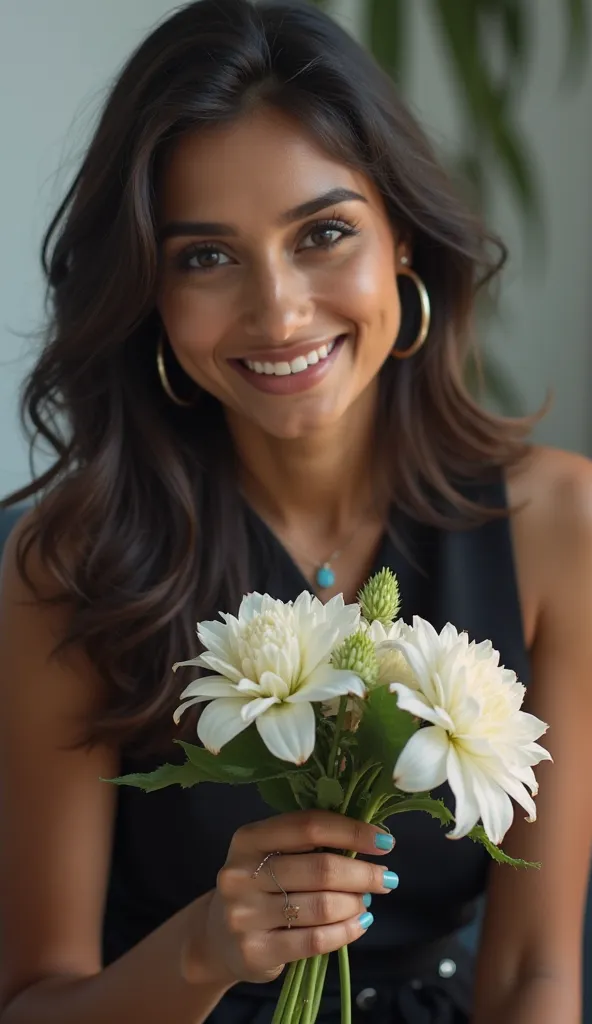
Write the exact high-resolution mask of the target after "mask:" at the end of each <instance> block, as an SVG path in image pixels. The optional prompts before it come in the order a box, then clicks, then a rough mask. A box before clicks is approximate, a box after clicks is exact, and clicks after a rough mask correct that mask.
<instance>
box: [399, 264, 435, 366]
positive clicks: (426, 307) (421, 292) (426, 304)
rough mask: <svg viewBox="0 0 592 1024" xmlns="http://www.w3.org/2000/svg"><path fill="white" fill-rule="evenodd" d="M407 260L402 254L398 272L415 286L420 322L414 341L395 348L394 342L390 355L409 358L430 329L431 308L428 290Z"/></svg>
mask: <svg viewBox="0 0 592 1024" xmlns="http://www.w3.org/2000/svg"><path fill="white" fill-rule="evenodd" d="M407 262H408V261H407V257H406V256H403V258H402V260H401V264H402V266H401V269H400V271H399V273H400V274H403V275H404V276H405V277H410V278H411V280H412V281H413V283H414V285H415V287H416V288H417V294H418V296H419V304H420V307H421V323H420V325H419V331H418V334H417V337H416V339H415V341H414V342H413V343H412V344H411V345H409V348H404V349H397V344H396V342H395V345H394V346H393V348H392V350H391V355H392V356H394V358H395V359H410V358H411V356H414V355H415V353H416V352H419V350H420V348H421V347H422V345H423V344H424V342H425V340H426V338H427V336H428V331H429V329H430V323H431V320H432V308H431V305H430V296H429V294H428V290H427V288H426V286H425V284H424V283H423V281H422V279H421V277H420V276H419V274H416V272H415V271H414V270H412V269H411V267H409V266H407Z"/></svg>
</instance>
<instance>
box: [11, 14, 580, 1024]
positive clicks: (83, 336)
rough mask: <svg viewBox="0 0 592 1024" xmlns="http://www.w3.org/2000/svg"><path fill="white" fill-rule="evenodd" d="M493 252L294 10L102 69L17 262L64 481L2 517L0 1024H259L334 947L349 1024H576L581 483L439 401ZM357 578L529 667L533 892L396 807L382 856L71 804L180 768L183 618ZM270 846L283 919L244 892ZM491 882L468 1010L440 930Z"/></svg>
mask: <svg viewBox="0 0 592 1024" xmlns="http://www.w3.org/2000/svg"><path fill="white" fill-rule="evenodd" d="M497 251H498V253H500V252H501V250H500V249H498V250H497ZM492 252H494V243H493V242H492V240H491V239H489V238H488V236H487V235H486V234H485V233H484V232H483V231H482V229H481V228H480V226H479V224H478V223H476V222H475V221H474V220H473V218H472V217H471V216H470V215H469V214H468V213H467V212H466V211H465V210H464V209H463V208H462V206H461V205H459V202H458V201H457V199H456V198H455V197H454V195H453V193H452V191H451V189H450V187H449V185H448V183H447V181H446V179H445V176H444V174H443V172H442V171H441V170H440V168H439V167H438V166H437V163H436V162H435V160H434V157H433V155H432V153H431V151H430V149H429V146H428V145H427V143H426V141H425V139H424V137H423V135H422V133H421V131H420V130H419V128H418V127H417V125H416V124H415V122H414V121H413V119H412V118H411V116H410V115H409V113H408V112H407V111H406V110H405V109H404V107H403V106H402V105H401V103H400V101H399V99H398V98H397V97H396V96H395V95H393V91H392V87H391V85H390V84H389V82H388V81H387V79H386V77H385V76H384V75H383V74H382V73H381V72H379V71H378V70H377V68H376V67H375V66H374V64H373V63H372V62H371V61H370V59H369V58H368V56H366V55H365V54H364V53H363V52H362V51H361V50H360V49H359V47H358V46H357V45H356V44H355V43H354V42H352V41H351V40H350V39H349V38H348V37H347V36H346V35H345V34H344V33H343V32H342V31H341V30H340V29H339V28H337V27H336V26H335V25H334V24H333V23H332V22H331V21H330V20H329V19H328V18H326V17H325V16H324V15H322V14H321V13H319V12H318V11H316V10H314V9H313V8H311V7H307V6H301V5H298V4H297V3H292V2H291V0H284V2H281V3H278V4H274V3H268V2H264V3H262V4H260V5H259V6H257V7H255V6H252V5H251V4H250V3H249V2H247V0H203V2H201V3H196V4H190V5H189V6H188V7H186V8H184V9H182V10H180V11H179V12H177V13H176V14H175V15H174V16H173V17H171V18H170V20H168V21H166V22H165V23H164V24H162V25H161V26H160V27H159V28H158V29H157V30H156V31H155V32H154V33H153V34H152V35H151V36H150V37H149V38H148V39H147V40H146V41H145V42H144V43H143V45H142V46H141V47H140V48H139V49H138V51H137V52H136V53H135V54H134V56H133V57H132V58H131V60H130V62H129V63H128V65H127V67H126V68H125V69H124V71H123V72H122V74H121V77H120V78H119V81H118V82H117V83H116V85H115V87H114V89H113V91H112V93H111V96H110V98H109V100H108V103H107V105H106V108H105V111H104V113H103V116H102V119H101V122H100V124H99V126H98V128H97V130H96V133H95V136H94V139H93V140H92V143H91V146H90V148H89V150H88V153H87V154H86V156H85V159H84V161H83V164H82V167H81V169H80V172H79V174H78V176H77V178H76V180H75V182H74V184H73V186H72V188H71V190H70V192H69V194H68V196H67V198H66V200H65V202H64V204H63V205H62V207H61V208H60V210H59V212H58V214H57V216H56V218H55V220H54V222H53V224H52V226H51V228H50V231H49V235H48V239H47V242H46V246H45V266H46V271H47V277H48V282H49V288H50V292H51V298H52V300H53V315H52V320H51V324H50V327H49V330H48V335H47V341H46V344H45V347H44V349H43V351H42V353H41V355H40V357H39V360H38V363H37V365H36V367H35V368H34V370H33V372H32V374H31V376H30V378H29V381H28V385H27V390H26V395H25V408H26V412H27V414H28V419H29V422H30V423H31V424H32V426H33V431H34V433H35V434H37V435H38V436H40V437H41V438H44V439H46V440H47V441H49V442H50V444H51V445H53V448H54V450H55V461H54V464H53V466H52V468H51V469H49V470H48V471H47V472H46V473H44V474H43V475H41V476H40V477H39V478H38V479H36V480H35V482H34V483H33V484H31V486H30V487H27V488H25V489H24V490H22V491H20V492H19V493H18V494H15V495H12V497H11V498H10V499H9V501H8V503H9V504H10V503H14V502H17V501H21V500H23V499H25V498H29V497H32V496H34V497H36V498H37V499H38V500H37V502H36V507H35V509H34V511H32V512H30V513H29V514H28V516H27V517H26V518H25V520H24V521H23V522H22V523H21V524H20V526H19V528H18V529H17V530H16V531H15V533H14V535H13V537H12V540H11V543H10V545H9V549H8V552H7V554H6V558H5V566H4V574H3V584H2V616H1V621H2V638H1V644H0V651H1V672H0V678H1V680H2V708H1V714H0V721H1V723H2V737H1V743H0V752H1V756H2V779H3V810H2V816H3V841H2V844H1V855H2V864H3V866H2V914H3V919H2V934H3V951H2V959H1V968H2V978H3V982H2V997H1V999H2V1001H1V1007H2V1011H1V1013H0V1021H1V1024H25V1022H26V1024H50V1022H52V1024H53V1022H54V1021H60V1024H74V1022H75V1024H99V1022H101V1024H103V1022H104V1021H107V1020H108V1021H109V1022H110V1024H129V1022H132V1021H133V1022H135V1021H138V1022H139V1021H141V1022H142V1024H164V1022H169V1021H171V1022H172V1021H174V1022H175V1024H198V1022H201V1021H205V1020H208V1021H210V1022H212V1024H242V1022H247V1021H249V1022H251V1021H260V1022H264V1021H269V1020H270V1019H271V1014H272V1008H273V1002H274V999H275V997H276V995H277V991H278V987H279V983H280V980H281V979H279V975H280V973H281V970H282V967H283V965H284V964H285V963H287V962H290V961H292V960H294V959H296V958H298V957H300V956H302V955H305V954H307V953H310V952H312V951H314V952H325V951H329V950H334V949H337V948H338V947H339V946H340V945H342V944H343V943H346V942H348V943H352V963H353V972H354V993H355V996H356V1013H357V1014H358V1019H360V1020H362V1019H363V1020H374V1021H380V1022H382V1021H389V1022H392V1021H405V1022H412V1024H415V1022H422V1021H429V1022H444V1021H467V1020H469V1019H470V1020H472V1021H474V1024H489V1022H493V1021H495V1022H500V1021H503V1022H504V1024H557V1022H558V1021H561V1024H576V1022H577V1021H578V1020H579V1014H580V997H579V989H580V942H581V927H582V910H583V903H584V893H585V885H586V878H587V869H588V862H589V853H590V814H589V810H590V808H589V798H586V799H587V802H586V804H585V805H584V806H582V805H581V804H580V803H579V802H576V801H575V799H574V797H573V795H572V794H573V792H574V789H575V785H576V783H577V781H578V779H579V778H580V776H583V777H584V778H588V777H589V773H590V768H591V767H592V758H591V744H590V743H589V741H588V736H587V723H588V722H589V721H590V720H591V718H592V691H591V688H590V683H589V669H590V664H591V659H592V639H591V637H590V629H589V622H590V616H591V615H592V511H591V509H592V471H591V469H590V465H589V463H588V462H587V461H586V460H584V459H582V458H579V457H577V456H573V455H568V454H565V453H562V452H556V451H550V450H542V449H537V448H531V447H529V446H528V445H527V443H526V441H525V437H526V432H527V424H523V423H518V422H508V421H503V420H500V419H497V418H494V417H493V416H491V415H489V414H487V413H485V412H483V411H482V410H480V409H479V408H477V406H476V405H475V404H474V403H473V402H472V400H471V399H470V398H469V396H468V395H467V393H466V391H465V389H464V386H463V383H462V367H463V361H464V358H465V354H466V351H467V344H468V338H469V333H470V320H471V313H472V303H473V298H474V293H475V290H476V287H477V285H478V283H479V281H480V280H482V279H487V278H488V277H490V276H491V275H492V274H493V273H494V272H495V271H496V270H497V269H498V268H499V266H500V264H501V262H502V258H501V255H497V256H494V255H492ZM510 509H511V510H512V512H511V515H510V514H509V510H510ZM514 555H515V558H514ZM382 565H390V566H391V567H392V568H393V569H395V570H396V571H397V572H398V573H399V576H400V580H401V584H402V591H403V596H404V601H405V606H404V608H403V612H404V614H405V613H407V612H409V613H413V612H416V613H419V614H422V615H424V616H425V617H426V618H428V619H430V620H431V621H432V622H434V624H435V625H437V626H441V625H443V624H444V623H445V622H446V621H447V620H451V621H452V622H454V623H455V625H457V626H458V627H459V628H460V627H462V628H466V629H467V630H468V631H469V633H470V634H471V636H474V637H476V638H477V639H484V638H486V637H489V638H491V639H492V640H493V642H494V644H495V646H496V647H497V648H499V650H500V651H501V655H502V660H503V662H504V663H505V664H506V665H508V666H509V667H511V668H513V669H515V670H516V671H517V672H518V674H519V675H520V677H521V678H523V679H525V680H526V678H527V676H528V675H529V674H530V673H531V675H532V678H531V681H530V688H529V710H531V711H532V712H533V713H535V714H537V715H539V716H540V717H541V718H543V719H544V720H545V721H548V722H549V723H550V724H551V732H550V738H551V739H550V747H551V750H552V752H553V755H554V758H555V762H556V763H555V765H554V766H552V767H550V768H549V769H542V770H541V771H540V778H541V781H542V790H541V796H540V799H539V820H538V822H537V823H536V824H531V825H525V824H524V823H523V821H522V820H518V821H517V822H516V824H515V826H514V827H513V830H512V832H511V834H510V836H509V838H508V840H507V848H508V849H509V850H510V851H514V852H518V853H519V854H520V856H522V857H525V858H528V859H529V860H536V861H541V862H542V864H543V867H542V870H541V871H540V872H536V871H531V872H528V873H524V874H517V873H515V872H513V871H511V870H509V869H503V868H502V869H495V870H491V871H488V860H487V855H486V854H485V853H484V852H483V851H482V850H481V848H480V847H476V846H474V845H473V844H472V843H470V842H469V841H468V840H462V841H460V842H458V843H450V842H446V840H445V835H444V833H443V832H442V831H441V830H440V829H439V828H438V827H437V825H436V824H435V823H433V822H431V821H430V820H428V819H427V818H425V817H423V816H420V817H417V818H416V817H415V816H414V815H404V816H402V817H401V818H400V819H399V820H397V822H396V823H395V830H396V838H397V846H396V848H395V850H394V851H392V852H389V851H384V850H382V849H379V848H377V846H376V835H377V832H376V830H375V829H374V828H372V827H370V826H365V825H362V826H360V825H357V824H356V823H353V822H351V821H349V820H348V819H345V818H344V819H341V818H339V817H338V816H335V815H331V814H324V813H320V812H319V813H316V814H304V813H303V814H299V815H295V816H294V815H288V816H282V815H280V816H275V817H273V816H272V817H270V816H269V812H268V811H267V810H266V808H265V806H264V805H263V803H262V802H261V801H260V800H259V798H258V795H257V793H256V792H249V791H247V790H242V789H241V790H240V791H238V790H235V789H230V788H225V787H222V786H220V787H211V786H206V785H203V786H201V787H198V788H197V789H194V790H189V791H182V790H178V791H177V790H176V788H175V789H174V790H173V789H168V790H164V791H162V792H160V793H156V794H154V795H152V796H150V797H145V796H143V795H142V794H139V793H138V792H137V791H132V790H125V791H122V792H121V793H119V794H118V793H116V792H115V790H114V788H113V787H110V786H108V785H105V783H103V782H101V781H99V780H100V779H101V778H105V777H112V776H114V775H116V774H118V773H121V772H124V771H128V770H133V769H134V768H135V769H136V770H137V769H138V767H141V768H142V769H146V768H148V767H149V766H151V765H154V764H157V763H159V762H160V761H162V760H163V759H165V758H166V759H169V760H170V759H171V757H174V756H175V755H174V753H173V754H171V751H174V750H175V748H174V747H173V746H172V743H171V741H172V739H173V737H174V736H175V735H178V733H177V732H176V731H175V729H174V727H173V726H172V722H171V718H172V712H173V709H174V708H175V706H176V705H177V704H178V693H179V681H178V679H175V678H172V676H171V672H170V666H171V665H172V664H173V662H175V661H177V660H179V659H180V658H182V657H188V656H191V654H192V653H194V644H195V641H194V626H195V622H196V621H197V620H200V619H204V618H213V617H215V616H216V614H217V612H218V610H220V609H230V608H233V607H236V605H237V602H238V600H239V598H240V595H241V593H243V592H245V591H247V590H251V589H258V590H261V591H268V592H270V593H272V594H274V595H275V596H277V597H280V598H282V599H284V600H288V599H291V598H294V597H295V596H296V595H297V594H298V593H299V592H300V591H301V590H302V589H304V588H305V587H308V588H310V589H312V590H314V591H315V592H316V593H317V594H319V595H320V596H322V597H323V599H325V598H328V597H330V596H331V595H332V594H334V593H338V592H343V593H344V595H345V597H346V599H348V600H351V599H352V598H353V597H354V595H355V594H356V591H357V589H358V587H359V585H360V583H361V582H362V581H363V580H364V579H365V578H366V577H367V576H368V574H369V572H370V571H371V570H372V569H373V567H379V566H382ZM187 717H189V716H187ZM194 727H195V719H193V721H192V723H191V732H192V731H193V729H194ZM190 734H191V733H190ZM382 845H383V846H384V843H382ZM315 848H317V849H318V848H329V849H330V850H331V849H332V850H337V849H340V848H352V849H355V850H357V851H358V852H359V853H360V854H362V855H365V857H366V859H364V858H363V857H362V858H360V859H358V860H355V861H353V860H346V859H345V858H342V857H340V856H339V855H338V854H337V853H331V852H328V853H322V854H321V853H315V852H312V851H314V850H315ZM271 851H279V852H281V853H282V854H283V857H281V858H278V859H277V860H276V861H275V874H276V876H277V879H278V881H279V882H280V884H281V885H282V887H283V888H285V889H286V891H288V892H289V893H290V894H291V895H295V896H296V897H297V901H296V902H297V903H298V905H299V907H300V915H299V918H298V921H297V922H295V926H294V927H292V928H291V929H287V928H286V927H285V924H286V922H285V920H284V918H283V917H282V906H283V902H282V896H281V895H280V893H279V891H278V889H277V887H276V885H275V883H274V880H273V878H272V876H271V874H270V873H269V872H267V871H260V872H259V873H258V874H257V877H256V878H253V877H252V876H253V874H254V873H255V872H256V868H257V865H258V864H259V863H260V862H261V861H262V860H263V858H264V857H265V856H266V855H267V854H268V853H269V852H271ZM385 868H386V869H387V871H386V873H385ZM397 876H400V880H401V882H400V887H399V889H398V891H397V892H394V891H393V890H394V889H395V888H396V885H397V880H398V878H397ZM486 885H487V890H488V901H487V913H486V919H485V924H484V932H483V940H482V944H481V953H480V960H479V965H478V968H477V981H476V989H475V999H474V1007H473V1009H472V1010H471V1009H470V1002H471V1000H470V995H469V994H468V992H469V989H470V978H469V971H470V965H469V964H468V963H467V962H466V961H467V959H468V954H462V953H461V952H460V947H458V944H457V942H456V940H455V938H454V932H455V931H456V930H457V929H458V928H459V927H461V925H462V924H464V923H465V922H466V921H468V920H470V918H471V916H472V914H473V909H474V905H475V901H476V900H478V898H479V896H480V894H481V893H482V892H483V891H484V890H485V887H486ZM372 896H374V902H373V904H372V911H373V914H374V918H375V920H374V924H373V925H372V926H371V927H370V926H369V918H368V916H367V905H368V904H369V902H370V897H372ZM358 940H359V942H358ZM263 983H265V984H263ZM332 986H333V982H330V985H329V997H328V999H327V1001H326V1003H325V1008H324V1011H323V1012H324V1015H325V1016H324V1018H323V1019H324V1020H325V1021H326V1022H333V1021H335V1020H336V1019H338V1017H337V1016H336V1013H337V1011H336V1003H335V999H334V997H333V995H332V992H333V988H332Z"/></svg>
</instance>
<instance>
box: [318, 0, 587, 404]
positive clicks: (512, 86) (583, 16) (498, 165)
mask: <svg viewBox="0 0 592 1024" xmlns="http://www.w3.org/2000/svg"><path fill="white" fill-rule="evenodd" d="M311 2H312V3H316V4H317V6H320V7H324V8H326V9H328V10H330V11H334V10H335V6H336V4H335V2H331V0H311ZM360 2H361V3H362V5H363V12H364V21H365V30H366V39H365V41H366V42H367V43H368V45H369V46H370V49H371V50H372V52H373V54H374V56H375V57H376V59H377V60H378V62H379V63H380V64H381V65H382V67H384V69H385V70H386V71H387V72H388V73H389V74H390V75H391V76H392V77H393V78H394V79H395V80H396V81H397V83H398V84H399V85H400V87H401V89H402V90H403V92H404V91H405V82H406V77H407V73H408V66H407V60H408V55H409V53H410V52H411V47H410V45H409V39H410V32H411V30H412V26H411V13H412V12H411V5H412V3H413V0H360ZM422 2H423V4H424V8H425V9H426V10H427V11H428V14H429V17H430V18H431V19H432V21H433V24H434V27H435V29H436V32H437V34H438V38H439V40H440V43H441V46H442V49H443V51H444V53H445V54H446V58H447V60H448V63H449V66H450V68H451V72H452V75H453V78H454V81H455V84H456V88H457V93H458V96H459V102H460V107H461V110H462V113H463V115H464V144H463V146H462V148H461V150H460V152H459V154H458V157H457V158H456V159H455V166H454V167H453V168H452V170H453V173H455V174H457V175H459V176H460V178H461V180H462V181H463V182H464V183H465V187H466V188H467V190H468V192H469V194H470V196H471V199H472V201H473V202H474V203H475V205H476V206H477V207H478V208H479V209H480V210H481V211H486V210H487V207H488V205H489V197H490V189H491V183H492V181H493V180H494V178H496V177H497V176H498V174H499V172H500V171H501V173H502V175H503V176H504V178H505V180H506V182H507V184H508V185H509V187H510V189H511V191H512V193H513V196H514V199H515V201H516V203H517V205H518V209H519V211H520V213H521V215H522V217H523V219H524V223H525V227H526V228H527V229H533V228H534V229H542V227H543V212H542V204H541V198H540V189H539V184H538V176H537V170H536V166H535V162H534V160H533V156H532V152H531V148H530V145H529V141H528V137H527V133H526V132H524V131H523V129H522V127H521V126H520V125H519V124H518V118H517V102H518V98H519V95H520V89H521V86H522V85H523V83H524V81H525V80H526V77H527V74H528V69H529V66H530V61H531V57H532V51H533V43H534V39H535V31H536V24H535V23H536V19H537V17H538V18H540V17H541V11H540V7H539V5H538V3H537V2H536V0H422ZM556 3H557V4H558V5H559V7H560V9H561V11H562V14H563V17H564V24H565V31H564V36H565V44H564V45H565V61H564V73H563V76H562V78H563V84H564V85H571V86H574V85H576V84H577V83H578V82H579V80H580V77H581V74H582V71H583V70H584V67H585V63H586V59H587V57H588V54H589V50H590V33H591V25H590V22H591V7H592V3H591V0H556ZM537 233H538V232H537ZM482 363H483V365H482V371H483V373H482V375H481V376H482V377H483V378H484V379H485V380H486V383H487V386H486V391H487V397H488V399H490V400H491V401H492V403H493V404H494V405H495V406H497V407H498V408H501V409H502V410H503V411H504V412H506V413H509V414H512V415H516V414H518V413H519V412H520V407H521V404H522V403H521V401H520V396H519V393H518V391H517V389H516V388H515V387H514V386H513V385H512V384H511V383H510V381H509V380H508V379H507V377H506V375H505V373H504V372H503V370H501V369H500V367H499V366H498V365H497V364H496V363H495V362H494V360H493V359H492V358H491V356H490V355H488V354H487V353H484V354H483V357H482ZM468 376H469V379H470V381H471V383H472V384H476V382H477V379H478V377H479V376H480V375H479V374H477V373H476V372H475V367H474V366H473V367H471V366H469V373H468Z"/></svg>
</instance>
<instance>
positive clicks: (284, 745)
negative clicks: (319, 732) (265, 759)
mask: <svg viewBox="0 0 592 1024" xmlns="http://www.w3.org/2000/svg"><path fill="white" fill-rule="evenodd" d="M256 725H257V729H258V732H259V735H260V736H261V739H262V740H263V742H264V743H265V746H266V747H267V749H268V750H269V751H271V753H272V754H273V755H274V756H275V757H279V759H280V760H281V761H291V762H292V763H293V764H304V763H305V762H306V761H308V759H309V757H310V755H311V754H312V752H313V750H314V745H315V739H316V729H315V726H316V721H315V713H314V711H313V707H312V704H308V703H306V704H287V703H283V704H276V705H275V707H273V708H270V709H269V711H266V712H265V714H264V715H261V716H260V717H259V718H258V719H257V722H256Z"/></svg>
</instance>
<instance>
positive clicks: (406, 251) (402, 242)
mask: <svg viewBox="0 0 592 1024" xmlns="http://www.w3.org/2000/svg"><path fill="white" fill-rule="evenodd" d="M411 255H412V246H411V243H410V241H409V239H407V238H400V239H399V240H398V242H397V243H396V245H395V262H396V264H397V268H399V267H400V266H401V265H406V266H408V267H409V266H411Z"/></svg>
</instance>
